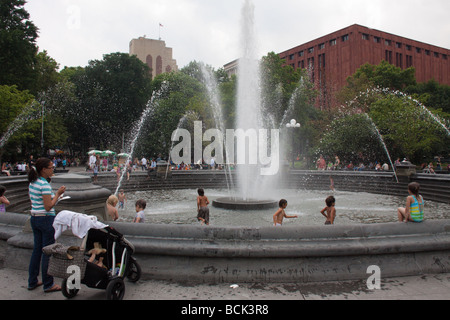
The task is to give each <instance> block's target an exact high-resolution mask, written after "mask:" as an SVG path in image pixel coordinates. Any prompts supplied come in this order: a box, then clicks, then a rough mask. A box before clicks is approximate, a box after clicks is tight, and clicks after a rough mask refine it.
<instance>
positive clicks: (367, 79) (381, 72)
mask: <svg viewBox="0 0 450 320" xmlns="http://www.w3.org/2000/svg"><path fill="white" fill-rule="evenodd" d="M415 72H416V71H415V69H414V68H413V67H411V68H408V69H405V70H402V69H401V68H398V67H396V66H394V65H392V64H390V63H388V62H386V61H384V60H383V61H381V63H380V64H379V65H371V64H369V63H366V64H364V65H362V66H361V67H360V68H359V69H358V70H356V72H355V73H354V74H353V75H351V76H350V77H348V78H347V85H346V86H345V87H344V88H343V89H342V90H341V91H340V92H339V93H338V95H337V96H338V100H339V101H341V102H342V103H345V102H348V101H352V100H353V99H354V98H355V97H358V96H359V97H360V93H361V92H365V91H367V90H371V89H373V88H377V87H379V88H382V89H389V90H403V89H404V88H406V87H408V86H413V85H415V84H416V79H415ZM363 98H366V97H365V96H364V97H363ZM372 101H373V100H370V101H365V102H366V103H367V104H370V103H371V102H372Z"/></svg>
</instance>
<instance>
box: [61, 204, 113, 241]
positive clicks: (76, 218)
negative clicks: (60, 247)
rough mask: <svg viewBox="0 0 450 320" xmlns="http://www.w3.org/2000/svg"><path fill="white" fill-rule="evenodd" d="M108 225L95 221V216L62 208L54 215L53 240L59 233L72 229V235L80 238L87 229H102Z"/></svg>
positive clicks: (84, 234)
mask: <svg viewBox="0 0 450 320" xmlns="http://www.w3.org/2000/svg"><path fill="white" fill-rule="evenodd" d="M107 226H108V225H106V224H103V223H102V222H100V221H97V217H96V216H89V215H86V214H83V213H78V212H73V211H68V210H64V211H61V212H60V213H58V214H57V215H56V218H55V221H54V222H53V228H54V229H55V240H56V239H58V238H59V237H60V236H61V234H62V233H63V232H64V231H66V230H68V229H72V233H73V235H74V236H77V237H78V238H80V239H82V238H84V237H85V236H86V234H87V233H88V231H89V229H103V228H106V227H107Z"/></svg>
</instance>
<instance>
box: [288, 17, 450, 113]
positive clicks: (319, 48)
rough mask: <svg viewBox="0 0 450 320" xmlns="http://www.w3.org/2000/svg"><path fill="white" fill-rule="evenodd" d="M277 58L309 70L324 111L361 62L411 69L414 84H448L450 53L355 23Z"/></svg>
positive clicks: (295, 66) (449, 82)
mask: <svg viewBox="0 0 450 320" xmlns="http://www.w3.org/2000/svg"><path fill="white" fill-rule="evenodd" d="M279 55H280V57H281V58H282V59H285V60H286V64H289V65H291V66H293V67H294V68H295V69H297V68H308V69H309V70H310V74H311V77H312V79H313V81H314V83H315V84H316V86H317V88H319V90H320V92H321V95H320V97H319V101H318V104H319V105H320V106H321V107H325V108H326V107H329V106H331V105H333V104H334V102H333V100H334V99H333V97H334V93H335V92H336V91H338V90H340V89H341V88H342V87H343V86H345V85H346V79H347V77H349V76H351V75H352V74H353V73H355V71H356V70H357V69H358V68H359V67H360V66H362V65H363V64H365V63H370V64H373V65H378V64H379V63H380V62H381V61H382V60H386V61H388V62H389V63H391V64H393V65H395V66H397V67H400V68H402V69H406V68H408V67H411V66H412V67H414V68H415V69H416V80H417V82H426V81H428V80H431V79H434V80H436V81H437V82H439V83H440V84H446V85H450V61H449V60H450V50H448V49H444V48H440V47H436V46H433V45H429V44H425V43H423V42H418V41H415V40H410V39H407V38H403V37H400V36H396V35H393V34H390V33H386V32H382V31H378V30H374V29H370V28H367V27H363V26H360V25H357V24H355V25H352V26H349V27H347V28H344V29H342V30H339V31H336V32H334V33H331V34H328V35H326V36H323V37H321V38H318V39H316V40H313V41H310V42H307V43H305V44H302V45H300V46H298V47H295V48H292V49H289V50H287V51H284V52H281V53H280V54H279Z"/></svg>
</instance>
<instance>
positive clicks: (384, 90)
mask: <svg viewBox="0 0 450 320" xmlns="http://www.w3.org/2000/svg"><path fill="white" fill-rule="evenodd" d="M370 94H384V95H389V94H391V95H395V96H397V97H401V98H403V99H405V100H409V101H411V102H413V103H414V104H415V105H416V106H418V107H419V108H420V109H421V110H422V111H423V112H424V113H425V114H426V115H427V116H428V117H429V118H430V119H431V120H432V121H433V122H434V123H436V124H438V125H439V127H440V128H442V129H443V130H444V131H445V132H446V133H447V135H448V136H450V130H449V129H448V127H447V126H446V125H445V124H444V122H445V120H442V119H441V118H439V116H437V115H435V114H433V113H432V112H431V111H430V109H428V108H427V107H426V106H425V105H424V104H423V103H421V102H420V101H418V100H417V99H414V98H413V97H411V96H410V95H407V94H406V93H404V92H402V91H399V90H390V89H387V88H379V87H376V88H368V89H367V90H366V91H362V92H360V93H359V94H358V95H357V96H356V97H355V98H354V99H353V100H351V101H350V102H349V103H348V105H349V106H352V105H353V104H355V103H356V102H357V101H358V99H359V98H360V97H363V96H364V97H369V95H370Z"/></svg>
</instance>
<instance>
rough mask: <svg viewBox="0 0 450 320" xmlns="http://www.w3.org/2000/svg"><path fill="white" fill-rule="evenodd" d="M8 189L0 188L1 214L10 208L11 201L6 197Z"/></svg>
mask: <svg viewBox="0 0 450 320" xmlns="http://www.w3.org/2000/svg"><path fill="white" fill-rule="evenodd" d="M5 192H6V187H4V186H0V212H6V206H9V205H10V203H9V200H8V199H7V198H6V197H5Z"/></svg>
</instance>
